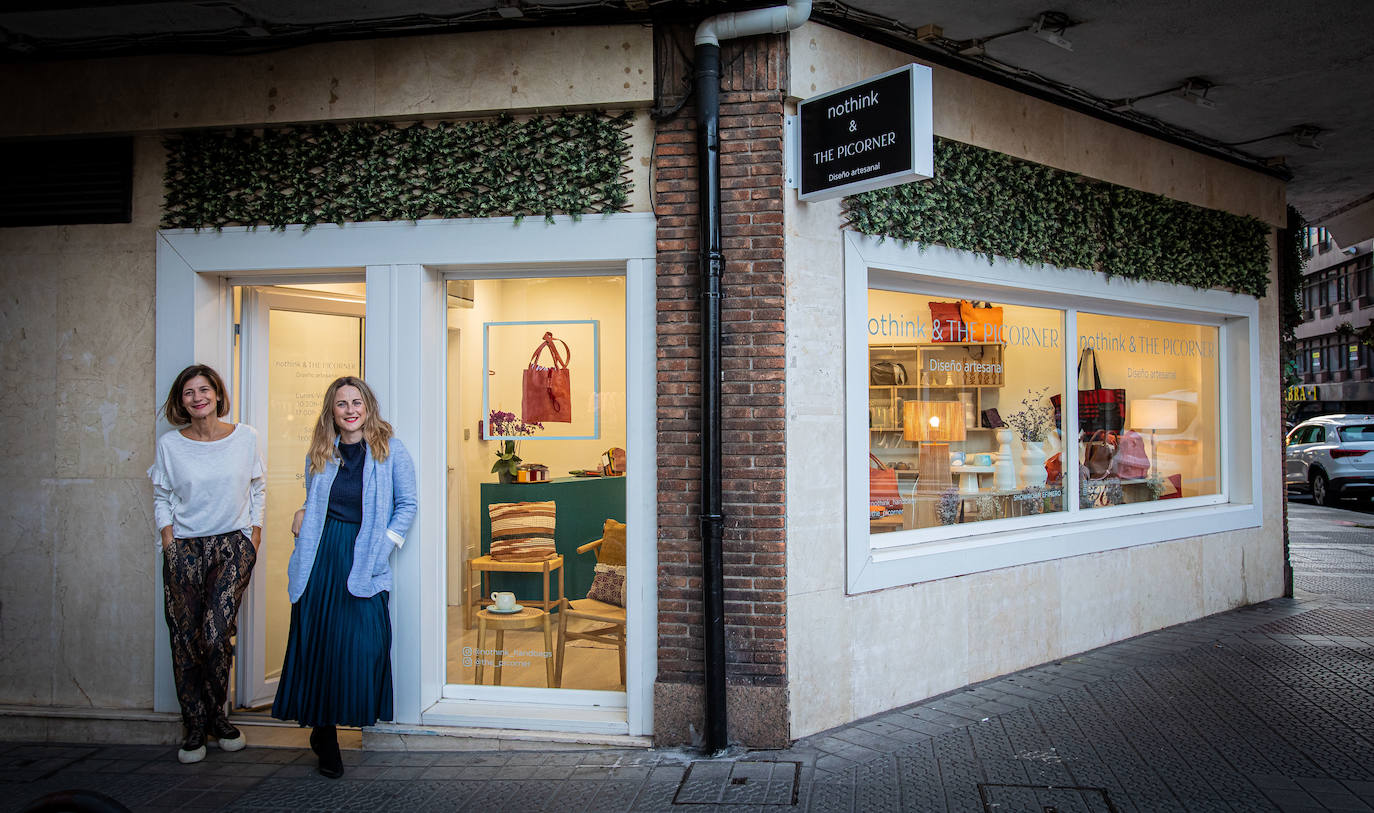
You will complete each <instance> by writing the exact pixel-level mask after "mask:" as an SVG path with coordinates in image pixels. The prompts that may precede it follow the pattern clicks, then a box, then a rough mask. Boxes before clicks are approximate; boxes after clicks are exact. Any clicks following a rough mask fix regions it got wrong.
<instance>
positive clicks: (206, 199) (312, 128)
mask: <svg viewBox="0 0 1374 813" xmlns="http://www.w3.org/2000/svg"><path fill="white" fill-rule="evenodd" d="M633 115H634V114H633V113H629V112H627V113H623V114H621V115H618V116H608V115H606V114H602V113H568V114H565V115H561V116H553V117H534V118H531V119H525V120H515V119H512V118H510V117H508V116H502V117H501V118H498V119H487V120H481V121H463V122H456V123H455V122H439V123H437V124H395V123H388V122H359V123H353V124H342V125H339V124H317V125H309V126H301V127H292V128H284V129H276V130H230V131H205V132H189V133H185V134H182V135H180V136H177V137H174V138H172V139H169V140H168V141H167V152H168V159H167V176H166V198H165V205H164V209H163V212H164V213H163V218H162V226H163V228H169V229H186V228H189V229H202V228H214V229H219V228H223V227H225V226H270V227H271V228H273V229H281V228H284V227H286V226H287V225H289V224H302V225H305V226H307V227H309V226H312V225H315V224H319V223H345V222H350V221H364V220H419V219H421V218H425V217H441V218H457V217H499V216H514V217H517V218H519V217H524V216H526V215H536V216H538V215H542V216H544V217H545V218H550V217H552V216H553V215H555V214H570V215H574V216H577V215H582V214H586V213H589V212H616V211H622V210H624V208H625V205H626V201H627V200H628V198H629V192H630V186H631V184H630V180H629V170H628V168H627V161H628V158H629V155H630V146H629V136H628V130H629V127H630V125H631V123H632V121H633Z"/></svg>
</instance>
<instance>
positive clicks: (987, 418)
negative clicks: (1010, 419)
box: [983, 408, 1006, 429]
mask: <svg viewBox="0 0 1374 813" xmlns="http://www.w3.org/2000/svg"><path fill="white" fill-rule="evenodd" d="M983 426H985V427H987V428H988V429H1001V428H1002V427H1004V426H1006V423H1004V422H1003V421H1002V416H1001V415H999V414H997V409H996V408H993V409H985V410H983Z"/></svg>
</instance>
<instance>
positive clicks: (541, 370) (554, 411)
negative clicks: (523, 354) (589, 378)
mask: <svg viewBox="0 0 1374 813" xmlns="http://www.w3.org/2000/svg"><path fill="white" fill-rule="evenodd" d="M555 341H557V342H559V343H561V344H562V345H563V355H561V356H560V355H559V354H558V347H557V346H555V345H554V342H555ZM546 347H547V348H548V349H549V353H550V354H552V356H553V364H552V366H549V367H541V366H539V354H540V353H543V352H544V348H546ZM570 361H572V351H571V350H570V349H568V343H567V342H565V341H563V340H562V339H555V338H554V336H553V334H552V333H549V332H546V333H544V340H543V341H541V342H540V343H539V346H538V347H536V348H534V355H532V356H530V363H529V366H528V367H526V368H525V370H524V375H523V378H522V380H521V395H520V420H522V421H524V422H525V423H572V381H571V380H570V378H569V377H568V362H570Z"/></svg>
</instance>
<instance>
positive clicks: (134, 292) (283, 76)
mask: <svg viewBox="0 0 1374 813" xmlns="http://www.w3.org/2000/svg"><path fill="white" fill-rule="evenodd" d="M652 51H653V48H652V41H651V35H650V32H649V30H648V29H645V28H643V27H639V26H623V27H585V28H570V29H539V30H533V31H519V32H516V31H510V32H487V33H482V34H464V35H445V36H433V37H411V38H403V39H388V40H370V41H365V42H348V43H335V44H329V45H317V46H311V47H309V48H301V49H296V50H291V51H283V52H279V53H273V54H266V55H260V56H251V57H187V56H166V57H144V58H129V59H109V60H96V61H84V62H71V63H39V64H33V65H13V64H11V65H6V66H3V67H0V107H2V108H3V109H4V110H5V111H6V116H5V117H4V118H3V120H0V137H9V136H31V135H68V134H85V133H135V134H139V135H138V137H137V138H136V144H137V146H136V157H135V167H134V173H135V193H134V208H133V222H132V223H130V224H127V225H107V226H72V227H51V228H26V229H2V230H0V365H3V370H4V386H2V387H0V410H3V414H4V415H5V416H6V421H5V422H4V427H5V428H4V430H3V435H0V443H3V446H4V448H5V450H6V451H5V453H4V454H5V464H6V465H5V466H3V469H2V470H3V474H0V489H3V493H5V494H6V495H8V499H7V500H6V501H5V508H4V517H3V519H4V522H3V527H4V528H5V529H6V530H5V531H3V532H0V557H3V560H4V562H5V565H6V566H5V567H4V568H0V602H2V603H0V704H22V705H37V706H74V707H85V708H95V709H134V710H138V709H144V710H146V709H149V708H151V706H152V692H153V688H152V687H153V647H154V639H153V630H154V627H155V624H156V622H157V616H158V613H159V612H160V604H159V600H158V598H157V597H156V596H155V595H154V578H153V574H154V567H156V566H157V561H158V560H157V559H156V554H155V553H154V549H153V543H154V539H155V537H154V533H153V529H152V491H151V486H150V485H149V483H148V480H147V477H146V475H145V474H144V472H145V470H146V469H147V467H148V466H149V465H150V464H151V463H152V453H153V440H154V436H155V431H156V429H155V426H156V424H155V411H156V406H157V403H158V401H159V399H160V397H161V394H160V393H156V392H154V391H153V387H154V384H153V352H154V347H153V341H154V333H153V326H154V315H155V310H154V305H155V303H154V301H153V294H154V277H155V254H154V245H155V234H156V229H157V224H158V220H159V218H160V207H161V203H162V188H161V185H162V174H163V166H164V155H163V150H162V147H161V138H162V135H163V134H164V133H165V132H167V131H171V130H178V129H183V128H192V127H225V126H238V125H248V126H254V125H262V124H276V123H287V122H302V121H318V120H339V119H353V118H365V117H384V118H417V119H420V118H429V119H438V118H444V117H457V116H482V115H489V114H491V113H492V112H493V111H499V110H509V111H511V112H513V113H515V114H523V113H530V112H540V111H549V112H556V111H559V110H563V109H566V108H569V107H599V108H605V109H609V110H612V111H614V110H617V109H621V110H623V109H633V108H647V107H648V105H649V104H650V103H651V100H652V64H653V63H652ZM652 133H653V127H652V123H651V122H650V121H649V119H648V116H647V115H645V114H644V113H642V112H641V113H640V114H639V115H638V116H637V118H636V121H635V123H634V125H633V127H632V131H631V137H632V151H633V152H632V156H633V157H632V158H631V162H630V169H631V180H632V182H633V183H634V186H635V189H634V191H633V192H632V194H631V198H630V203H629V208H630V210H631V211H647V210H648V209H649V201H648V190H649V179H648V156H649V148H650V144H651V141H652V137H653V136H652ZM622 346H623V339H622ZM620 353H621V356H622V357H623V347H622V350H621V351H620ZM622 390H623V386H622ZM620 445H623V441H622V442H621V443H620ZM488 467H489V466H488ZM0 716H2V715H0ZM48 730H49V729H45V728H42V727H41V723H36V722H23V721H18V720H17V719H15V718H11V719H8V720H5V721H4V722H0V737H5V736H10V735H13V736H39V737H41V736H43V735H44V732H46V731H48ZM111 731H113V729H111ZM69 738H70V737H69Z"/></svg>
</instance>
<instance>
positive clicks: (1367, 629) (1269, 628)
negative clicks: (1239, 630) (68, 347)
mask: <svg viewBox="0 0 1374 813" xmlns="http://www.w3.org/2000/svg"><path fill="white" fill-rule="evenodd" d="M1252 631H1253V632H1266V633H1275V634H1277V635H1349V636H1351V637H1354V638H1363V637H1365V636H1369V635H1374V610H1344V609H1339V608H1335V607H1332V608H1327V609H1321V610H1308V611H1307V612H1305V613H1298V614H1297V615H1291V616H1289V617H1287V618H1280V619H1278V620H1277V621H1270V622H1269V623H1268V624H1262V625H1260V626H1258V627H1255V628H1254V630H1252Z"/></svg>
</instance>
